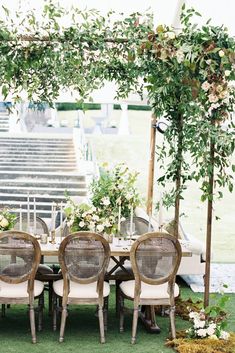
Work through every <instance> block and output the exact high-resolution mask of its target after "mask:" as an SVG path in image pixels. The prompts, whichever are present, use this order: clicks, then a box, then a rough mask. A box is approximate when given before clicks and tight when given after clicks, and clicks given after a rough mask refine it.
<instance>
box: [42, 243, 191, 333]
mask: <svg viewBox="0 0 235 353" xmlns="http://www.w3.org/2000/svg"><path fill="white" fill-rule="evenodd" d="M60 242H61V238H56V239H55V243H54V244H52V243H51V242H48V243H47V244H40V246H41V255H42V256H58V253H59V246H60ZM181 249H182V256H185V257H190V256H192V252H191V251H190V250H189V249H188V248H187V247H186V246H185V244H181ZM110 250H111V259H112V260H113V261H114V266H113V267H111V268H109V269H108V272H107V275H106V279H109V280H112V279H115V271H116V270H117V269H118V268H121V269H122V270H123V271H124V272H126V273H127V275H128V274H130V272H129V271H128V269H126V267H124V262H125V260H126V259H129V257H130V250H131V242H130V240H122V241H119V240H118V239H117V238H113V242H112V243H110ZM140 318H141V320H142V322H143V324H144V326H145V328H146V329H147V330H148V331H149V332H151V333H159V332H160V328H159V327H158V325H157V324H156V325H154V326H153V325H152V323H151V320H150V319H149V311H148V309H147V308H142V309H141V312H140Z"/></svg>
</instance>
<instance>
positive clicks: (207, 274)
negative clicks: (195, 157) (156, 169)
mask: <svg viewBox="0 0 235 353" xmlns="http://www.w3.org/2000/svg"><path fill="white" fill-rule="evenodd" d="M214 159H215V144H214V141H213V139H212V138H211V140H210V164H211V170H210V176H209V189H210V190H209V198H208V204H207V230H206V268H205V283H204V285H205V290H204V307H207V306H208V305H209V295H210V267H211V235H212V212H213V192H214Z"/></svg>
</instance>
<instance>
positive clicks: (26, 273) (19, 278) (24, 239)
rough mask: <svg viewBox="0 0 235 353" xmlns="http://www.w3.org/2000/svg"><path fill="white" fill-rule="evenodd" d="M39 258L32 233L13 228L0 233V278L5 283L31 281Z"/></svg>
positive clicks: (36, 243)
mask: <svg viewBox="0 0 235 353" xmlns="http://www.w3.org/2000/svg"><path fill="white" fill-rule="evenodd" d="M40 258H41V250H40V246H39V243H38V241H37V240H36V239H35V238H34V237H33V236H32V235H30V234H28V233H24V232H19V231H15V230H11V231H6V232H2V233H0V280H2V281H4V282H7V283H21V282H24V281H27V280H29V281H31V282H32V281H33V280H34V278H35V275H36V271H37V268H38V265H39V263H40ZM0 296H1V292H0Z"/></svg>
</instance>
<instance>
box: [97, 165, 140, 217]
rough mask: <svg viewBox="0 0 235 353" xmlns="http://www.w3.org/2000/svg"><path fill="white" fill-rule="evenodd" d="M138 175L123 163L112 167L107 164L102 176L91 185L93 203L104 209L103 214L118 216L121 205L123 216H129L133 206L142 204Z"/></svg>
mask: <svg viewBox="0 0 235 353" xmlns="http://www.w3.org/2000/svg"><path fill="white" fill-rule="evenodd" d="M137 175H138V173H136V172H131V171H130V170H129V168H128V167H127V166H126V165H125V164H123V163H121V164H117V165H116V166H115V167H114V168H110V169H109V168H107V165H105V166H104V169H103V170H101V175H100V178H99V179H98V180H94V181H93V183H92V185H91V192H92V196H91V201H92V204H93V205H94V206H95V207H99V208H100V209H102V210H103V215H109V214H113V215H115V217H116V218H118V214H119V207H120V208H121V216H122V217H129V216H130V212H131V207H133V208H135V207H137V206H139V205H140V196H139V194H138V192H137V190H136V180H137Z"/></svg>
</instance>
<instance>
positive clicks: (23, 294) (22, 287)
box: [0, 280, 44, 298]
mask: <svg viewBox="0 0 235 353" xmlns="http://www.w3.org/2000/svg"><path fill="white" fill-rule="evenodd" d="M27 288H28V281H25V282H22V283H16V284H14V283H6V282H3V281H1V280H0V298H1V297H2V298H27V297H28V296H29V294H28V292H27ZM43 288H44V284H43V282H41V281H37V280H35V281H34V296H35V297H37V296H38V295H40V294H41V293H42V291H43Z"/></svg>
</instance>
